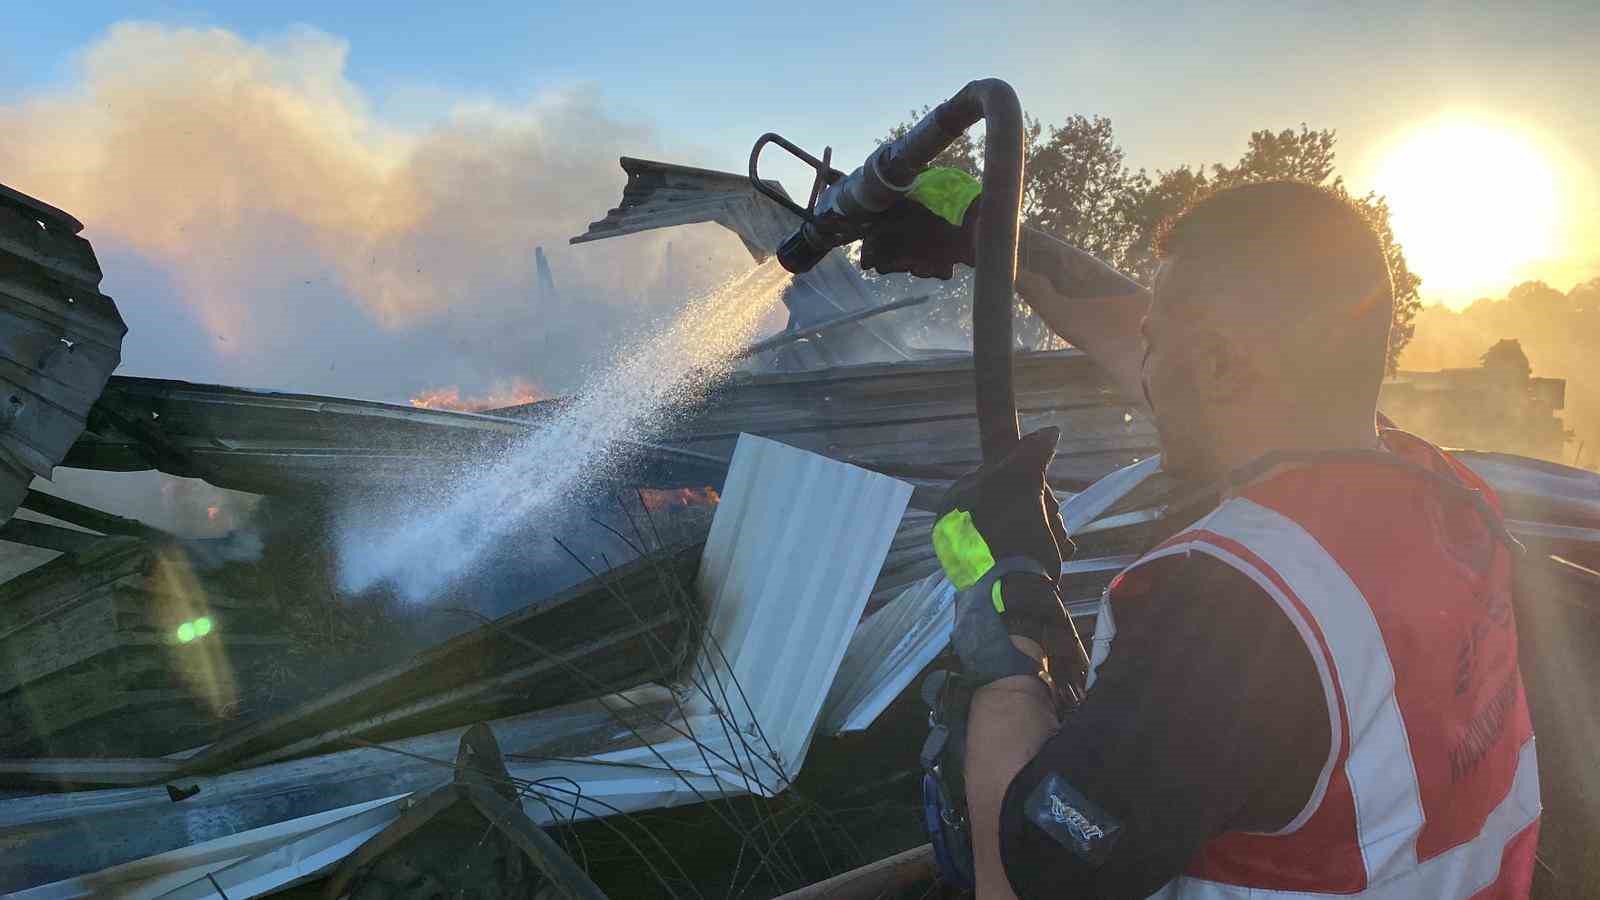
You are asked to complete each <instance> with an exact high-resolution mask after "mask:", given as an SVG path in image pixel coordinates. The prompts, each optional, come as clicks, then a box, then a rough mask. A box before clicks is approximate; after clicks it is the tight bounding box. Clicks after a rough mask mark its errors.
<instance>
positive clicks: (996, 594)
mask: <svg viewBox="0 0 1600 900" xmlns="http://www.w3.org/2000/svg"><path fill="white" fill-rule="evenodd" d="M989 599H990V600H991V601H993V602H994V611H995V612H997V613H1004V612H1005V611H1006V602H1005V601H1004V600H1001V599H1000V579H998V578H996V579H995V580H994V587H992V588H990V589H989Z"/></svg>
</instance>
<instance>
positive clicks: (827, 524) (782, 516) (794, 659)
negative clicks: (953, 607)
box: [691, 434, 911, 778]
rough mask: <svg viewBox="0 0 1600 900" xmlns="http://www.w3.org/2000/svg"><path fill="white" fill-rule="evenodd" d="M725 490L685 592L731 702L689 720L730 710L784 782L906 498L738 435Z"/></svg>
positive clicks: (890, 483) (712, 703)
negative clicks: (752, 732)
mask: <svg viewBox="0 0 1600 900" xmlns="http://www.w3.org/2000/svg"><path fill="white" fill-rule="evenodd" d="M725 484H726V487H725V489H724V491H723V494H722V503H721V504H720V505H719V506H718V507H717V515H716V518H715V519H714V520H713V521H712V524H711V535H710V537H709V538H708V539H707V540H706V550H705V556H704V557H703V558H702V560H701V564H700V574H699V578H698V582H697V584H698V589H699V592H700V594H701V596H702V598H703V599H704V600H705V602H706V603H707V604H708V609H709V610H710V612H709V616H710V628H709V629H708V632H709V638H708V644H707V647H706V649H705V651H703V656H704V657H705V660H706V663H707V665H708V666H710V667H712V668H713V670H715V669H717V668H718V667H720V668H721V669H722V670H724V671H728V672H729V674H731V675H732V677H733V678H734V679H736V681H737V683H738V685H739V686H740V687H741V688H742V690H740V691H738V692H737V696H733V695H732V694H730V695H729V696H730V697H731V698H732V699H730V700H727V701H724V700H723V699H722V698H720V697H718V698H707V697H703V696H702V697H697V698H695V700H694V701H693V703H692V704H691V710H692V711H694V712H699V713H706V714H709V713H713V712H714V711H715V708H716V707H717V706H719V705H723V704H724V703H726V704H727V705H729V706H733V709H731V710H729V711H730V712H731V713H732V714H733V715H734V716H735V717H736V718H738V719H740V720H741V721H745V720H746V718H748V721H749V723H750V724H751V725H752V726H755V727H757V728H759V729H760V731H761V733H762V735H763V736H764V740H765V743H767V744H768V745H770V750H771V752H772V755H773V756H775V757H776V758H777V760H778V761H779V762H778V765H779V766H780V767H781V768H782V770H783V772H784V774H785V775H786V776H787V777H789V778H793V776H794V775H795V773H796V772H798V771H799V768H800V762H801V760H802V759H803V758H804V756H805V751H806V748H807V747H808V746H809V744H810V741H811V734H812V730H813V728H814V726H815V725H816V722H817V717H818V714H819V713H820V712H821V709H822V703H823V700H824V699H825V697H826V696H827V693H828V688H829V685H831V684H832V682H833V677H834V674H835V672H836V671H837V670H838V667H839V662H840V660H841V659H843V657H844V652H845V648H846V646H847V645H848V644H849V641H850V636H851V635H852V634H853V633H854V631H855V629H856V625H857V624H858V623H859V621H860V619H861V612H862V609H863V608H865V606H866V602H867V596H868V595H869V594H870V593H871V591H872V587H873V584H874V583H875V582H876V581H877V577H878V571H879V569H880V568H881V567H882V566H883V561H884V557H885V556H886V555H887V554H888V551H889V544H890V542H891V541H892V540H893V538H894V535H895V532H896V530H897V529H898V528H899V525H900V519H901V517H902V515H903V514H904V513H905V508H906V503H907V501H909V500H910V498H911V486H910V485H909V484H906V483H905V482H902V481H898V480H896V479H893V478H889V477H887V476H884V475H879V474H876V473H873V472H868V471H866V470H865V469H860V468H856V467H855V466H850V465H846V464H844V463H840V462H836V461H834V460H830V459H827V458H825V457H822V456H818V455H816V454H814V453H807V452H805V451H802V450H796V449H795V448H793V447H788V446H785V445H783V444H780V443H778V442H776V441H772V440H767V439H766V438H759V437H755V436H753V435H748V434H747V435H741V436H740V437H739V444H738V448H737V449H736V450H735V451H734V455H733V465H732V467H731V468H730V469H729V472H728V478H727V481H726V483H725ZM719 650H720V652H719ZM721 654H726V656H727V659H728V660H729V662H728V663H727V664H723V663H722V662H721V659H720V656H721Z"/></svg>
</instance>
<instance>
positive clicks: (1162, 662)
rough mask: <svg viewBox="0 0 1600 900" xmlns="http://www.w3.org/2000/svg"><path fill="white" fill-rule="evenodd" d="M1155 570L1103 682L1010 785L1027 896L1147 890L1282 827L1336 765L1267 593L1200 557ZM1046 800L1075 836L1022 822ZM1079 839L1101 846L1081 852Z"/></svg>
mask: <svg viewBox="0 0 1600 900" xmlns="http://www.w3.org/2000/svg"><path fill="white" fill-rule="evenodd" d="M1147 566H1148V569H1145V570H1144V571H1146V572H1148V574H1149V576H1150V577H1149V580H1148V581H1146V580H1145V579H1143V578H1141V579H1140V582H1141V584H1144V585H1147V588H1145V589H1142V590H1140V591H1139V593H1138V594H1137V595H1136V596H1132V597H1128V598H1122V597H1119V599H1118V602H1117V606H1116V607H1115V610H1114V612H1115V620H1116V626H1117V632H1116V638H1115V640H1114V641H1113V643H1112V645H1111V652H1110V655H1109V656H1108V657H1107V658H1106V660H1105V661H1104V662H1103V663H1102V664H1101V665H1100V668H1099V670H1098V675H1097V678H1096V681H1095V684H1094V687H1093V688H1092V689H1091V690H1090V691H1089V693H1088V696H1087V697H1086V698H1085V699H1084V702H1083V703H1082V704H1081V706H1080V707H1079V708H1078V709H1077V710H1076V711H1075V712H1074V713H1073V714H1072V715H1071V717H1070V718H1068V719H1067V721H1066V722H1064V723H1063V725H1062V727H1061V729H1060V730H1059V731H1058V732H1057V733H1056V734H1055V735H1054V736H1052V737H1051V738H1050V739H1049V741H1047V742H1046V743H1045V745H1044V747H1043V748H1042V749H1041V750H1040V752H1039V754H1038V755H1037V756H1036V757H1034V759H1033V761H1032V762H1031V763H1029V764H1028V765H1027V766H1026V767H1025V768H1023V770H1022V771H1021V772H1020V773H1019V774H1018V775H1017V778H1016V779H1015V780H1014V781H1013V782H1012V783H1011V787H1010V789H1009V790H1008V791H1007V794H1006V799H1005V806H1004V808H1003V811H1002V813H1001V823H1000V832H1001V854H1002V858H1003V859H1004V862H1005V866H1006V873H1007V875H1008V876H1009V877H1010V879H1011V883H1012V886H1013V888H1014V889H1015V890H1016V891H1017V893H1018V895H1019V896H1020V897H1024V898H1029V897H1144V896H1147V895H1149V894H1151V893H1153V892H1155V891H1156V890H1158V889H1160V887H1161V886H1162V885H1163V884H1165V883H1166V882H1168V881H1170V880H1171V879H1172V878H1174V877H1176V876H1177V875H1179V874H1180V873H1181V872H1182V871H1183V870H1184V868H1185V867H1186V866H1187V864H1188V862H1189V861H1190V859H1191V858H1193V856H1194V854H1195V852H1196V851H1197V850H1198V849H1199V847H1200V846H1201V845H1202V844H1203V843H1205V841H1207V840H1209V839H1210V838H1213V837H1216V836H1217V835H1219V834H1222V833H1223V832H1225V831H1274V830H1277V829H1280V828H1282V827H1284V826H1286V825H1288V824H1289V823H1290V822H1291V821H1292V820H1293V819H1294V818H1295V816H1297V815H1298V814H1299V813H1300V811H1301V809H1302V808H1303V807H1304V806H1305V804H1306V802H1307V800H1308V799H1309V797H1310V795H1311V793H1312V790H1313V789H1314V787H1315V785H1316V782H1317V779H1318V777H1319V776H1320V775H1321V772H1322V768H1323V766H1324V765H1325V764H1326V762H1327V759H1328V752H1329V746H1330V742H1331V736H1330V730H1329V724H1328V721H1329V720H1328V707H1327V701H1326V699H1325V697H1324V694H1323V688H1322V682H1321V680H1320V678H1319V677H1318V675H1317V671H1316V668H1315V665H1314V663H1313V661H1312V658H1311V654H1310V651H1309V650H1308V649H1307V648H1306V645H1305V642H1304V641H1303V640H1302V639H1301V637H1300V635H1299V633H1298V632H1297V631H1296V630H1295V627H1294V625H1293V624H1291V623H1290V621H1289V619H1288V617H1287V616H1285V615H1284V614H1283V612H1282V611H1281V610H1280V609H1279V608H1278V606H1277V604H1276V603H1274V602H1273V600H1272V598H1271V597H1269V596H1268V595H1267V594H1266V593H1265V592H1264V591H1262V590H1261V588H1260V587H1258V586H1257V585H1256V584H1255V583H1254V582H1252V581H1251V580H1250V579H1249V578H1247V577H1246V576H1244V575H1243V574H1241V573H1239V572H1238V571H1237V570H1235V569H1233V568H1230V567H1229V566H1227V565H1225V564H1223V563H1221V562H1219V561H1217V560H1216V559H1214V558H1212V557H1210V556H1206V555H1204V554H1199V553H1196V554H1189V555H1178V556H1171V557H1166V558H1163V559H1160V560H1157V561H1154V562H1152V563H1149V564H1147ZM1063 783H1064V784H1065V785H1066V786H1065V787H1062V784H1063ZM1041 784H1043V787H1041ZM1052 794H1054V795H1055V796H1056V800H1057V802H1059V800H1060V798H1061V797H1066V798H1071V802H1070V803H1066V804H1064V805H1058V806H1056V807H1055V810H1056V812H1057V814H1058V817H1057V818H1055V819H1054V820H1052V821H1053V822H1054V823H1060V822H1062V821H1065V820H1067V819H1072V821H1073V824H1074V825H1075V826H1077V827H1075V828H1074V830H1073V831H1072V832H1068V831H1065V830H1063V829H1062V828H1061V827H1060V826H1059V825H1057V824H1051V826H1050V827H1052V828H1053V829H1054V831H1053V832H1052V831H1047V830H1046V828H1045V827H1044V826H1041V825H1039V824H1035V822H1034V821H1032V820H1030V819H1029V818H1028V815H1029V812H1030V811H1032V812H1034V814H1035V815H1046V814H1047V813H1041V812H1040V810H1041V809H1045V807H1041V805H1040V804H1041V802H1046V801H1049V800H1050V798H1051V795H1052ZM1085 801H1086V802H1085ZM1079 810H1081V811H1083V813H1084V814H1086V815H1087V818H1086V819H1075V818H1073V817H1075V816H1077V815H1079V814H1080V813H1079ZM1084 829H1088V831H1089V832H1090V834H1091V836H1093V837H1094V838H1095V840H1093V841H1090V842H1088V843H1087V844H1077V843H1075V841H1074V838H1075V837H1082V832H1083V831H1084ZM1102 833H1103V835H1104V836H1103V837H1102V836H1101V835H1102Z"/></svg>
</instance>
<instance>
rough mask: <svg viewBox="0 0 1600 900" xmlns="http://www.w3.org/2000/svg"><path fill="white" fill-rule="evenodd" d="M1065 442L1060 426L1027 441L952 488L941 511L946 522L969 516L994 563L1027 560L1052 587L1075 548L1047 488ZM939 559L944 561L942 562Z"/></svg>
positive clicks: (1031, 434)
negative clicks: (1048, 475)
mask: <svg viewBox="0 0 1600 900" xmlns="http://www.w3.org/2000/svg"><path fill="white" fill-rule="evenodd" d="M1060 437H1061V429H1059V428H1056V427H1055V426H1051V427H1049V428H1041V429H1039V430H1038V431H1035V432H1032V433H1030V434H1027V435H1024V436H1023V438H1022V440H1021V441H1018V442H1017V446H1016V447H1014V448H1012V450H1011V452H1010V453H1007V454H1006V455H1005V456H1004V457H1003V458H1001V459H1000V460H998V461H996V462H992V463H987V464H985V465H984V466H982V467H980V468H978V469H977V470H976V471H974V472H971V473H968V474H967V475H965V476H963V477H962V478H961V479H960V480H958V481H956V483H955V484H953V485H951V486H950V489H949V490H947V491H945V494H944V497H942V498H941V499H940V501H939V508H938V513H939V515H940V517H941V521H942V520H943V517H944V516H946V515H947V514H949V513H951V512H956V511H961V510H965V511H967V512H969V513H970V514H971V517H972V524H973V526H974V527H976V528H977V531H978V534H979V535H981V536H982V538H983V541H984V543H985V544H987V545H988V548H989V552H990V554H991V556H992V557H993V559H994V560H995V561H999V560H1003V559H1007V558H1009V557H1013V556H1022V557H1027V558H1028V559H1031V560H1033V561H1034V562H1036V563H1038V564H1039V568H1040V569H1042V570H1043V571H1045V572H1048V573H1050V575H1049V580H1050V581H1051V582H1052V583H1053V582H1054V581H1055V580H1056V578H1057V576H1058V575H1059V574H1060V572H1061V560H1062V559H1063V558H1064V551H1065V550H1066V549H1069V548H1070V547H1071V544H1070V542H1068V541H1067V536H1066V531H1065V529H1064V528H1063V527H1062V525H1061V511H1060V507H1059V506H1058V505H1057V503H1056V498H1055V495H1054V494H1052V493H1051V492H1050V488H1049V486H1048V485H1047V484H1046V483H1045V471H1046V469H1048V468H1049V466H1050V461H1051V460H1053V459H1055V456H1056V442H1057V441H1058V440H1059V439H1060ZM940 559H941V561H944V557H943V556H941V557H940ZM948 568H949V567H948V566H947V571H948ZM952 574H953V573H952ZM977 574H978V575H981V574H982V573H981V572H980V573H977ZM953 580H955V578H954V576H953ZM961 580H964V581H970V579H961ZM957 587H961V584H960V583H957Z"/></svg>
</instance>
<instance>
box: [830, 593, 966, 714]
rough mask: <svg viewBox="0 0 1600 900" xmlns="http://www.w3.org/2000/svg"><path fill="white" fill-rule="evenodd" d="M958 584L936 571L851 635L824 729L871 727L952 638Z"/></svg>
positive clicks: (831, 696) (832, 694)
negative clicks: (951, 630)
mask: <svg viewBox="0 0 1600 900" xmlns="http://www.w3.org/2000/svg"><path fill="white" fill-rule="evenodd" d="M955 600H956V589H955V586H954V585H952V584H951V583H950V581H949V579H947V578H945V577H944V574H943V573H942V572H941V573H935V574H933V575H929V576H928V577H927V578H924V579H923V580H922V581H919V582H917V583H916V584H914V585H912V586H911V587H909V588H907V589H906V590H905V591H904V592H903V593H901V595H900V596H898V597H896V598H895V599H893V600H891V601H890V602H888V603H887V604H885V605H884V606H883V608H882V609H880V610H878V611H877V612H875V613H873V614H872V615H870V616H868V617H867V618H866V619H865V620H864V621H863V622H862V623H861V627H859V628H857V629H856V633H855V636H854V637H852V638H851V639H850V647H849V649H847V650H846V651H845V655H844V662H842V663H841V664H840V665H839V674H838V675H837V676H835V678H834V680H833V688H832V689H831V690H830V691H829V692H828V700H827V702H826V703H825V704H823V708H822V725H821V726H820V729H821V731H822V732H823V733H824V734H843V733H845V732H850V731H862V730H865V729H866V728H867V727H868V726H870V725H871V724H872V723H873V721H875V720H876V719H877V718H878V716H879V715H880V714H882V712H883V711H884V710H885V709H887V708H888V706H889V704H890V703H891V702H892V701H893V700H894V698H895V697H897V696H899V694H900V692H901V691H903V690H905V689H906V688H907V687H908V686H909V685H910V684H911V679H913V678H915V677H916V675H917V673H918V672H920V671H922V669H923V667H925V666H927V665H928V663H930V662H933V659H934V657H936V656H938V655H939V653H940V652H941V651H943V650H944V648H945V646H946V645H948V644H949V643H950V629H951V628H952V627H954V625H955Z"/></svg>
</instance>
